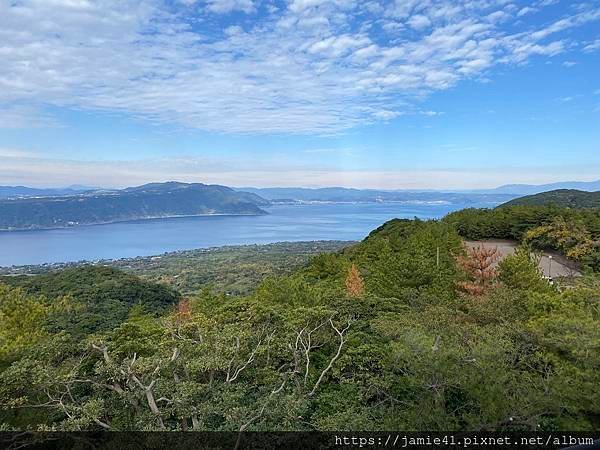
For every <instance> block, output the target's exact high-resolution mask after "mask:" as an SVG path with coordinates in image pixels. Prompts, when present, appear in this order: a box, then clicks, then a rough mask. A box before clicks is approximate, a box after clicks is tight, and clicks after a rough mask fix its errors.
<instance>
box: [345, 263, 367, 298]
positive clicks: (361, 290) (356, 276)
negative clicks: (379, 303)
mask: <svg viewBox="0 0 600 450" xmlns="http://www.w3.org/2000/svg"><path fill="white" fill-rule="evenodd" d="M346 294H347V295H348V297H352V298H358V297H362V296H363V295H364V294H365V283H364V282H363V279H362V276H361V275H360V272H359V271H358V268H357V267H356V265H355V264H352V266H350V269H349V270H348V275H347V276H346Z"/></svg>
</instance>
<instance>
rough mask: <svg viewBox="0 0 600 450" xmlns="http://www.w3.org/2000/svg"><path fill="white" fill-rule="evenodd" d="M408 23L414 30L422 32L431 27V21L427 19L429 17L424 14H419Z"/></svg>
mask: <svg viewBox="0 0 600 450" xmlns="http://www.w3.org/2000/svg"><path fill="white" fill-rule="evenodd" d="M407 23H408V24H409V25H410V26H411V27H412V28H414V29H415V30H422V29H424V28H427V27H429V26H430V25H431V20H429V19H428V18H427V16H424V15H422V14H417V15H415V16H412V17H411V18H410V19H409V20H408V21H407Z"/></svg>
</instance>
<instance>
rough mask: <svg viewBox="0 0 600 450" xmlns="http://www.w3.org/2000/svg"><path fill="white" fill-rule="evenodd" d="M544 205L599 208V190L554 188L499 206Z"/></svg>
mask: <svg viewBox="0 0 600 450" xmlns="http://www.w3.org/2000/svg"><path fill="white" fill-rule="evenodd" d="M517 205H526V206H533V205H544V206H550V205H553V206H560V207H563V208H600V192H586V191H578V190H576V189H556V190H553V191H549V192H543V193H540V194H534V195H527V196H525V197H519V198H516V199H514V200H511V201H509V202H507V203H504V204H503V205H501V206H517Z"/></svg>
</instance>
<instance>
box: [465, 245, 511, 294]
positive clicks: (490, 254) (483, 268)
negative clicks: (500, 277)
mask: <svg viewBox="0 0 600 450" xmlns="http://www.w3.org/2000/svg"><path fill="white" fill-rule="evenodd" d="M465 251H466V254H465V255H459V256H458V257H457V258H456V262H457V263H458V265H459V266H460V267H461V268H462V270H463V271H464V272H465V274H466V275H467V277H468V280H467V281H461V282H459V283H458V287H459V288H460V289H462V290H463V291H465V292H467V293H468V294H471V295H483V294H484V293H485V292H486V291H487V290H488V289H489V288H490V287H491V286H492V285H493V284H494V282H495V280H496V277H497V270H496V267H495V266H494V264H495V263H496V262H497V261H498V260H499V259H500V256H501V255H500V252H499V251H498V247H485V246H484V245H483V244H481V245H478V246H477V247H465Z"/></svg>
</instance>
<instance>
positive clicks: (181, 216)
mask: <svg viewBox="0 0 600 450" xmlns="http://www.w3.org/2000/svg"><path fill="white" fill-rule="evenodd" d="M268 214H269V213H268V212H266V211H265V212H264V213H214V214H212V213H211V214H178V215H172V216H171V215H169V216H148V217H138V218H136V219H122V220H110V221H106V222H91V223H78V224H76V225H63V226H56V227H36V228H0V233H27V232H30V231H51V230H70V229H73V228H81V227H93V226H101V225H112V224H115V223H134V222H145V221H151V220H162V219H185V218H190V217H212V216H228V217H238V216H241V217H244V216H256V217H260V216H265V215H268Z"/></svg>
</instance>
